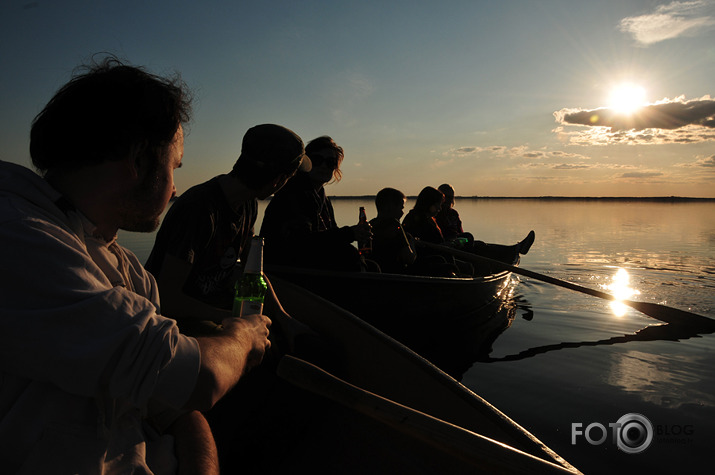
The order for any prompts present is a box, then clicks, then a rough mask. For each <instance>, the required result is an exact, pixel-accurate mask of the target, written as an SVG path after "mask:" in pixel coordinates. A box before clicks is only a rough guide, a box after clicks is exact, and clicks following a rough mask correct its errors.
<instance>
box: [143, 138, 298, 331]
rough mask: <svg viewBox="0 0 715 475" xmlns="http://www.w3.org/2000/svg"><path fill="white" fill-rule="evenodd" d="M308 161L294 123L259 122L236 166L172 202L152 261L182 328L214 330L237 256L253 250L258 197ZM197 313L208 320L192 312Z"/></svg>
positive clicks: (229, 294) (229, 293)
mask: <svg viewBox="0 0 715 475" xmlns="http://www.w3.org/2000/svg"><path fill="white" fill-rule="evenodd" d="M310 167H311V164H310V160H309V159H308V158H307V157H306V155H305V150H304V147H303V141H302V140H301V138H300V137H298V135H296V134H295V133H294V132H293V131H291V130H289V129H287V128H285V127H282V126H280V125H274V124H262V125H257V126H255V127H252V128H250V129H249V130H248V131H247V132H246V133H245V135H244V137H243V142H242V145H241V154H240V155H239V157H238V159H237V160H236V163H235V164H234V165H233V168H232V170H231V171H230V172H228V173H227V174H222V175H218V176H216V177H214V178H212V179H210V180H208V181H206V182H204V183H201V184H199V185H195V186H193V187H191V188H189V190H187V191H186V192H185V193H183V194H182V195H181V196H180V197H179V198H178V199H177V200H176V201H175V202H174V204H173V205H172V206H171V208H170V209H169V211H168V212H167V214H166V217H165V218H164V220H163V222H162V225H161V228H160V229H159V232H158V233H157V235H156V241H155V242H154V247H153V249H152V251H151V254H150V255H149V259H148V260H147V263H146V268H147V270H149V271H150V272H151V273H152V274H154V276H155V277H156V279H157V283H158V284H159V290H160V291H161V295H162V307H163V310H164V312H165V313H166V314H167V315H171V316H172V317H173V318H176V319H177V320H179V321H180V322H181V323H182V329H183V330H184V331H190V332H193V331H199V332H200V331H202V330H210V329H211V328H212V325H211V323H210V321H211V320H213V321H214V322H220V321H221V320H220V315H222V314H223V313H225V311H224V310H223V309H230V308H231V304H232V302H233V295H234V287H233V286H234V283H235V281H236V277H237V275H236V263H237V260H239V259H240V260H241V261H243V262H245V260H246V257H247V255H248V248H249V247H250V246H249V244H250V241H251V238H252V236H253V232H254V225H255V222H256V219H257V216H258V200H259V199H261V200H262V199H266V198H267V197H269V196H271V195H272V194H273V193H275V192H276V191H277V190H279V189H280V188H281V187H283V185H285V183H286V182H287V181H288V180H289V179H290V178H291V177H292V176H293V175H295V173H296V172H297V171H298V170H304V171H307V170H310ZM196 314H201V315H204V316H205V317H207V320H204V321H202V322H196V321H194V320H192V317H193V316H194V315H196ZM212 314H213V315H216V317H215V318H213V317H212Z"/></svg>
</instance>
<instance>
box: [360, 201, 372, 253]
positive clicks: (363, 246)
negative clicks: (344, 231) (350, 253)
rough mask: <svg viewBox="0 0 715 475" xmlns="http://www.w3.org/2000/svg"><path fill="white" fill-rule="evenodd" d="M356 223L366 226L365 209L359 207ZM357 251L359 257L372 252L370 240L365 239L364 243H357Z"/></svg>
mask: <svg viewBox="0 0 715 475" xmlns="http://www.w3.org/2000/svg"><path fill="white" fill-rule="evenodd" d="M358 223H359V224H363V223H365V224H367V214H366V213H365V207H364V206H361V207H360V215H359V216H358ZM358 251H360V255H361V256H364V255H365V254H369V253H370V251H372V239H367V240H365V241H358Z"/></svg>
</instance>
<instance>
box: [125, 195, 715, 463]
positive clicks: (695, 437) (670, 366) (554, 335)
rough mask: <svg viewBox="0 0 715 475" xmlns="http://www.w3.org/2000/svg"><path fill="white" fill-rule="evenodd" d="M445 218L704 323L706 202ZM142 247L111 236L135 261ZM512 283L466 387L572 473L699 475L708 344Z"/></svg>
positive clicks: (710, 384)
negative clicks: (508, 314)
mask: <svg viewBox="0 0 715 475" xmlns="http://www.w3.org/2000/svg"><path fill="white" fill-rule="evenodd" d="M334 205H335V208H336V215H337V219H338V222H339V223H340V224H341V225H348V224H354V223H356V222H357V215H358V207H359V206H361V205H362V206H365V207H366V208H367V210H368V217H369V218H371V217H373V216H374V214H375V211H374V205H373V203H372V202H371V201H368V200H336V201H334ZM411 205H412V201H408V204H407V208H408V209H409V208H410V207H411ZM456 207H457V209H458V210H459V212H460V214H461V216H462V220H463V222H464V226H465V229H466V230H468V231H470V232H472V233H473V234H474V235H475V237H476V238H477V239H481V240H483V241H486V242H494V243H509V244H511V243H515V242H517V241H519V240H520V239H522V238H523V237H525V236H526V234H527V232H528V231H529V230H530V229H533V230H535V231H536V242H535V244H534V246H533V247H532V249H531V251H530V252H529V254H528V255H526V256H524V257H523V258H522V261H521V267H523V268H525V269H529V270H532V271H535V272H538V273H541V274H545V275H549V276H551V277H555V278H557V279H561V280H564V281H570V282H575V283H579V284H581V285H584V286H587V287H592V288H598V289H601V290H605V291H608V292H625V295H629V296H630V297H629V298H631V299H633V300H642V301H646V302H652V303H657V304H662V305H666V306H669V307H674V308H679V309H683V310H688V311H690V312H694V313H696V314H700V315H704V316H708V317H711V318H715V203H712V202H705V203H702V202H687V203H670V202H668V203H665V202H641V201H633V202H621V201H599V200H596V201H544V200H466V199H462V200H459V199H458V201H457V205H456ZM261 209H263V207H261ZM151 239H152V237H151V236H150V235H134V234H132V233H123V235H122V236H120V240H121V241H123V243H124V244H125V245H126V246H127V247H129V248H131V249H133V250H135V252H136V253H137V254H138V255H139V257H140V258H141V259H142V260H143V259H145V258H146V256H148V253H149V250H150V248H151ZM614 279H617V281H614ZM515 280H516V282H515V285H514V292H513V300H512V302H511V303H512V305H513V306H515V311H513V312H512V316H514V320H513V323H512V324H511V326H510V327H509V328H508V329H506V330H505V331H504V332H503V333H502V334H501V335H500V336H499V337H498V338H497V339H496V340H495V341H494V342H493V344H492V346H491V351H490V352H488V354H486V355H484V354H482V356H481V357H480V358H479V360H478V361H474V362H469V364H471V366H470V367H469V369H468V370H467V371H466V372H465V373H464V374H463V377H462V382H463V383H464V384H465V385H466V386H468V387H469V388H471V389H472V390H474V391H475V392H477V393H478V394H479V395H481V396H482V397H484V398H486V399H487V400H488V401H490V402H491V403H492V404H494V405H495V406H496V407H498V408H499V409H501V410H502V411H504V412H505V413H506V414H507V415H508V416H510V417H511V418H513V419H514V420H516V421H517V422H518V423H519V424H521V425H522V426H524V427H525V428H526V429H528V430H529V431H531V432H532V433H534V434H535V435H536V436H537V437H538V438H540V439H541V440H542V441H544V442H545V443H546V444H547V445H548V446H550V447H551V448H553V449H554V450H555V451H556V452H558V453H559V454H560V455H562V456H563V457H564V458H565V459H566V460H568V461H569V462H571V463H572V464H574V465H575V466H576V467H578V468H579V469H581V470H582V471H584V472H585V473H633V472H634V471H635V470H638V471H639V473H695V472H697V471H700V470H702V471H703V472H705V473H709V472H710V470H711V469H712V467H711V465H712V462H711V460H712V457H711V455H710V451H711V447H712V446H713V444H714V443H715V371H714V370H713V368H715V336H714V334H712V333H707V332H702V331H700V332H699V331H698V330H697V329H696V330H693V329H688V328H682V327H678V326H675V325H672V324H670V325H666V324H664V323H663V322H660V321H658V320H655V319H653V318H649V317H647V316H645V315H643V314H640V313H638V312H637V311H635V310H633V309H630V308H625V309H619V308H615V309H614V308H613V307H612V306H611V303H610V302H608V301H605V300H601V299H598V298H595V297H591V296H588V295H584V294H581V293H578V292H574V291H571V290H566V289H563V288H561V287H557V286H555V285H553V284H548V283H544V282H541V281H539V280H536V279H532V278H528V277H516V278H515ZM698 333H701V334H698ZM459 344H460V345H469V342H468V341H467V342H460V343H459ZM632 413H635V414H641V415H643V416H645V417H646V418H647V419H648V421H649V422H650V425H651V428H652V441H651V442H650V443H649V444H647V448H646V449H645V450H643V451H642V452H640V453H636V454H629V453H626V452H624V451H623V450H619V447H618V442H619V440H616V441H615V442H614V440H613V437H612V435H613V434H612V433H611V432H610V431H611V428H609V424H615V423H617V422H618V421H619V420H621V421H624V419H622V418H623V417H624V416H628V415H629V414H632ZM628 417H631V416H628ZM628 417H627V418H626V419H625V421H629V420H630V419H629V418H628ZM578 424H580V425H578ZM589 426H591V429H590V430H589V431H585V429H586V428H587V427H589ZM601 426H602V427H604V428H606V429H607V431H608V436H607V437H605V440H604V441H603V442H601V443H600V444H592V443H590V442H589V440H588V439H590V440H591V441H594V442H599V440H600V439H601V438H602V432H601V430H600V427H601ZM583 432H587V434H583ZM645 433H647V431H646V432H645ZM586 435H588V437H586ZM636 435H637V434H636ZM623 440H624V439H620V441H621V442H623ZM625 441H626V442H628V443H630V446H632V447H638V448H642V447H643V446H644V445H645V444H644V443H642V442H639V441H638V440H635V439H634V440H631V439H628V438H627V439H625ZM699 467H702V468H699Z"/></svg>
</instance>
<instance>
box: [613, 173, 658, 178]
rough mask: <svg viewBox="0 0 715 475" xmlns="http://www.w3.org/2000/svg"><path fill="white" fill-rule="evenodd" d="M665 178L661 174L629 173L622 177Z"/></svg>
mask: <svg viewBox="0 0 715 475" xmlns="http://www.w3.org/2000/svg"><path fill="white" fill-rule="evenodd" d="M660 176H663V173H661V172H628V173H624V174H622V175H621V178H657V177H660Z"/></svg>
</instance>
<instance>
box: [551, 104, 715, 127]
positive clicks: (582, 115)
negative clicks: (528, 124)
mask: <svg viewBox="0 0 715 475" xmlns="http://www.w3.org/2000/svg"><path fill="white" fill-rule="evenodd" d="M554 116H555V117H556V120H557V122H559V123H561V124H564V125H567V124H572V125H587V126H594V127H609V128H610V129H611V130H612V131H621V130H636V131H638V130H645V129H665V130H673V129H679V128H681V127H685V126H687V125H695V126H701V127H707V128H715V100H712V99H710V98H709V97H706V98H703V99H697V100H692V101H687V102H685V101H672V102H663V103H658V104H652V105H648V106H644V107H642V108H640V109H638V110H636V111H634V112H632V113H630V114H622V113H618V112H617V111H615V110H612V109H608V108H599V109H592V110H574V109H561V110H560V111H557V112H554Z"/></svg>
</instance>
